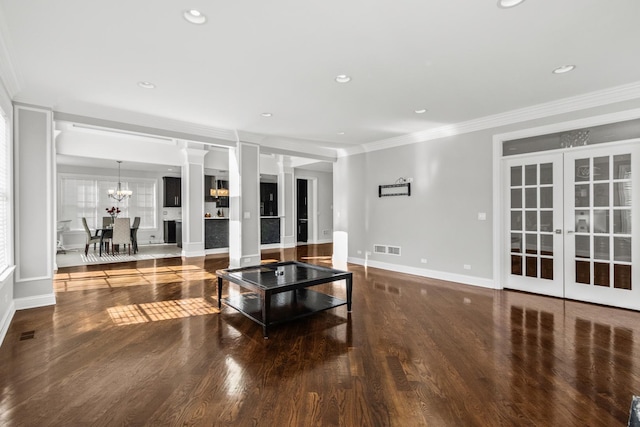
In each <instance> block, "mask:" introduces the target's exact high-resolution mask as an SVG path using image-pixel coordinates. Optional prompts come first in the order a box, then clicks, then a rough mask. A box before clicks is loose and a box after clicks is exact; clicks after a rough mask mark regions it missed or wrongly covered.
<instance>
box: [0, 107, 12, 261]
mask: <svg viewBox="0 0 640 427" xmlns="http://www.w3.org/2000/svg"><path fill="white" fill-rule="evenodd" d="M8 131H9V130H8V127H7V117H6V115H5V114H4V111H3V110H2V109H0V272H2V271H4V270H5V269H6V268H7V267H8V266H9V244H10V242H9V198H10V192H9V182H10V180H9V171H10V168H9V138H8Z"/></svg>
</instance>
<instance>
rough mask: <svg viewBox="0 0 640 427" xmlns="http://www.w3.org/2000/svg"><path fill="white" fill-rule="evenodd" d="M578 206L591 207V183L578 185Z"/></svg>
mask: <svg viewBox="0 0 640 427" xmlns="http://www.w3.org/2000/svg"><path fill="white" fill-rule="evenodd" d="M575 206H576V208H586V207H589V184H580V185H576V203H575Z"/></svg>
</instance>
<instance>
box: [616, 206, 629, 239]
mask: <svg viewBox="0 0 640 427" xmlns="http://www.w3.org/2000/svg"><path fill="white" fill-rule="evenodd" d="M613 232H614V233H615V234H631V210H629V209H625V210H621V209H615V210H614V211H613Z"/></svg>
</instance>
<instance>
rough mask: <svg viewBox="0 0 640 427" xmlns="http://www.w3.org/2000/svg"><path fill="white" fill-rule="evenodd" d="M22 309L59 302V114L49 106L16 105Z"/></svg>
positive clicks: (18, 298) (18, 302) (18, 297)
mask: <svg viewBox="0 0 640 427" xmlns="http://www.w3.org/2000/svg"><path fill="white" fill-rule="evenodd" d="M13 117H14V124H15V127H14V177H15V179H14V189H15V254H14V255H15V263H16V272H15V276H14V277H15V281H14V290H13V296H14V299H15V306H16V309H25V308H33V307H41V306H45V305H52V304H55V303H56V298H55V294H54V292H53V264H54V258H55V255H56V238H55V235H56V228H55V227H54V221H55V217H54V208H53V201H54V192H55V182H56V180H55V175H54V170H55V169H54V166H55V156H54V151H53V148H54V147H53V114H52V111H51V110H49V109H46V108H39V107H33V106H26V105H21V104H15V105H14V114H13Z"/></svg>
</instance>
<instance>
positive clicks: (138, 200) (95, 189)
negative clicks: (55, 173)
mask: <svg viewBox="0 0 640 427" xmlns="http://www.w3.org/2000/svg"><path fill="white" fill-rule="evenodd" d="M59 182H60V185H59V193H60V194H59V200H60V204H59V215H58V217H59V218H61V219H65V220H67V219H68V220H71V223H70V224H69V227H70V229H71V230H76V231H77V230H83V227H82V218H83V217H84V218H86V219H87V225H88V226H89V228H92V229H94V228H97V227H100V226H102V218H103V217H109V213H108V212H107V210H106V209H108V208H111V207H112V206H113V207H117V208H119V209H120V214H118V216H119V217H129V218H131V222H133V218H134V217H136V216H139V217H140V228H150V229H155V228H157V227H156V224H157V222H156V218H157V203H156V181H155V180H149V179H142V178H139V179H135V178H130V179H128V180H127V181H125V180H121V183H122V188H123V189H129V190H132V191H133V196H131V197H130V198H128V199H125V200H123V201H121V202H117V201H116V200H114V199H111V198H110V197H109V196H108V195H107V191H108V190H109V189H114V188H116V186H117V185H118V182H117V180H116V179H114V178H110V177H87V176H86V175H72V174H68V175H67V174H65V175H61V177H60V181H59Z"/></svg>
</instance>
